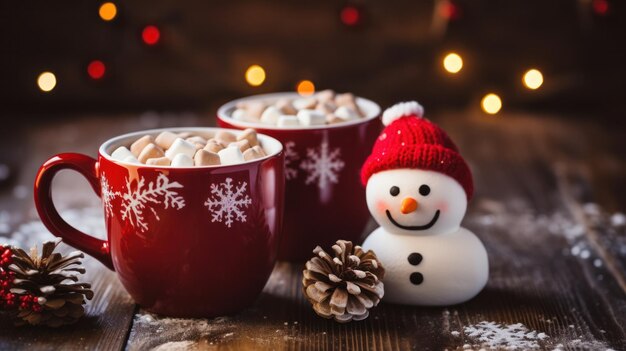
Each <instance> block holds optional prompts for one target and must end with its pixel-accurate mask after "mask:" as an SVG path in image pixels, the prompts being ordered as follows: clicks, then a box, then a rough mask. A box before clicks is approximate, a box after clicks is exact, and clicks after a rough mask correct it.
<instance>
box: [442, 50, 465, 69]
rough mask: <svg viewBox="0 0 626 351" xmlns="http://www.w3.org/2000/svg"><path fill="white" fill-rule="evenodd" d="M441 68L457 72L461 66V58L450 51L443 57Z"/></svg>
mask: <svg viewBox="0 0 626 351" xmlns="http://www.w3.org/2000/svg"><path fill="white" fill-rule="evenodd" d="M443 68H444V69H445V70H446V71H448V72H450V73H452V74H456V73H459V72H460V71H461V69H462V68H463V59H462V58H461V56H460V55H459V54H457V53H454V52H451V53H449V54H447V55H446V57H444V58H443Z"/></svg>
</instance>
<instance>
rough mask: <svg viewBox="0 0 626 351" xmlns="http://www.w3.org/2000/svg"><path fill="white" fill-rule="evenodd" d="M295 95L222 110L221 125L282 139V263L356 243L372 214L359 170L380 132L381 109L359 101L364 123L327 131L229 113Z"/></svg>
mask: <svg viewBox="0 0 626 351" xmlns="http://www.w3.org/2000/svg"><path fill="white" fill-rule="evenodd" d="M297 97H298V94H296V93H276V94H266V95H256V96H250V97H246V98H243V99H238V100H234V101H231V102H229V103H227V104H225V105H223V106H222V107H220V108H219V110H218V112H217V117H218V124H219V125H220V126H221V127H225V128H238V129H245V128H254V129H256V130H257V131H258V132H259V133H263V134H267V135H270V136H272V137H274V138H276V139H278V140H280V141H281V142H282V143H283V145H284V147H285V178H286V182H287V185H286V193H285V224H284V230H283V238H282V240H281V244H280V250H279V253H278V259H279V260H287V261H304V260H307V259H309V258H310V257H311V255H312V254H311V251H312V250H313V249H314V248H315V246H316V245H320V246H322V247H330V246H332V245H333V244H334V243H335V241H336V240H338V239H345V240H351V241H355V242H358V241H360V239H361V235H362V233H363V230H364V229H365V226H366V225H367V222H368V220H369V218H370V213H369V211H368V209H367V203H366V201H365V188H364V187H363V186H362V185H361V180H360V179H361V178H360V170H361V166H362V165H363V162H365V159H366V158H367V156H368V155H369V154H370V152H371V150H372V145H373V144H374V141H375V140H376V138H377V137H378V134H379V133H380V130H381V126H382V124H381V122H380V120H379V118H377V117H378V116H379V115H380V107H379V106H378V105H377V104H376V103H375V102H373V101H370V100H367V99H363V98H357V101H356V102H357V104H358V105H359V108H360V109H361V110H362V111H364V112H365V114H366V117H365V118H363V119H359V120H355V121H350V122H345V123H341V124H332V125H325V126H311V127H299V128H289V129H285V128H278V127H276V126H272V125H267V124H260V123H252V122H246V121H240V120H235V119H233V118H231V114H232V112H233V110H234V109H235V107H236V105H237V104H238V103H240V102H243V101H250V100H263V101H270V102H271V101H276V100H278V99H281V98H290V99H295V98H297Z"/></svg>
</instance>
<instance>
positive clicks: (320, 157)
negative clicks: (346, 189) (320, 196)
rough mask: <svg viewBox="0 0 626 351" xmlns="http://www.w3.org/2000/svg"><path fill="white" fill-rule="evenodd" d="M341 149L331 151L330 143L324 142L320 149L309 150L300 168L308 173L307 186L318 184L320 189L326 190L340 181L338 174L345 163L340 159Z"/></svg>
mask: <svg viewBox="0 0 626 351" xmlns="http://www.w3.org/2000/svg"><path fill="white" fill-rule="evenodd" d="M340 155H341V149H340V148H335V149H333V150H332V151H330V148H329V146H328V141H326V140H324V141H322V143H321V144H320V146H319V148H314V149H312V148H308V149H307V151H306V159H305V160H304V161H302V162H301V163H300V168H301V169H302V170H304V171H305V172H306V173H307V177H306V179H305V181H304V182H305V183H306V184H314V183H317V186H318V187H319V188H320V189H324V188H326V186H327V185H329V184H330V183H335V184H336V183H337V182H338V181H339V177H338V173H339V172H340V171H341V170H342V169H343V167H344V166H345V163H344V162H343V160H341V158H340V157H339V156H340Z"/></svg>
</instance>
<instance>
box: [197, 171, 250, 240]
mask: <svg viewBox="0 0 626 351" xmlns="http://www.w3.org/2000/svg"><path fill="white" fill-rule="evenodd" d="M247 186H248V183H247V182H238V184H237V186H236V187H234V186H233V179H232V178H226V181H225V182H224V183H219V184H214V183H212V184H211V194H212V196H210V197H209V198H208V199H207V200H206V201H205V202H204V205H205V206H206V207H207V208H208V210H209V212H210V213H211V215H212V219H211V222H220V223H222V222H223V223H224V224H226V226H227V227H229V228H230V227H231V225H232V224H233V222H234V221H238V222H242V223H243V222H245V221H246V214H245V212H244V210H245V208H247V207H248V205H250V204H251V203H252V200H251V199H250V197H249V196H248V195H247V194H246V193H247V191H246V188H247ZM233 187H234V189H233Z"/></svg>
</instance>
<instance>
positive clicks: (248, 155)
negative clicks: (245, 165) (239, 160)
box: [243, 149, 263, 161]
mask: <svg viewBox="0 0 626 351" xmlns="http://www.w3.org/2000/svg"><path fill="white" fill-rule="evenodd" d="M261 157H263V156H262V155H261V154H260V153H259V152H258V151H257V150H255V149H248V150H246V151H244V152H243V158H244V160H246V161H250V160H254V159H256V158H261Z"/></svg>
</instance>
